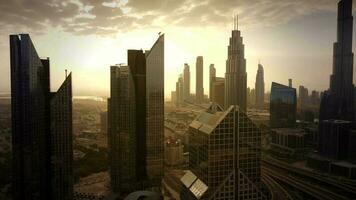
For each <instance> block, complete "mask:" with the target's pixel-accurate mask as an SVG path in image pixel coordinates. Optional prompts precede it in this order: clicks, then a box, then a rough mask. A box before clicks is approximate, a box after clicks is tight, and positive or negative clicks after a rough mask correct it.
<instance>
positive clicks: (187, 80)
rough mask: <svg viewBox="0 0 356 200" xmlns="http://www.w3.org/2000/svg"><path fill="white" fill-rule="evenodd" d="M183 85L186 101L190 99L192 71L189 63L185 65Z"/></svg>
mask: <svg viewBox="0 0 356 200" xmlns="http://www.w3.org/2000/svg"><path fill="white" fill-rule="evenodd" d="M183 85H184V86H183V93H184V94H183V99H184V100H185V101H186V100H189V99H190V70H189V65H188V64H187V63H185V64H184V72H183Z"/></svg>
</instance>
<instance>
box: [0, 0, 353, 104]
mask: <svg viewBox="0 0 356 200" xmlns="http://www.w3.org/2000/svg"><path fill="white" fill-rule="evenodd" d="M104 2H105V3H104ZM113 2H116V3H113ZM337 2H338V1H337V0H299V1H295V0H269V1H268V0H239V1H233V0H206V1H199V0H181V1H174V0H167V1H163V0H162V1H160V0H154V1H145V0H129V1H96V0H87V1H84V0H66V1H59V0H58V1H57V0H52V1H40V0H32V1H25V0H24V1H0V26H1V27H2V28H1V30H0V57H1V58H2V59H0V92H8V91H10V66H9V39H8V37H9V36H8V35H9V34H18V33H29V34H30V36H31V38H32V40H33V42H34V45H35V47H36V49H37V50H38V54H39V55H40V56H41V57H50V61H51V80H52V82H51V88H52V90H56V89H57V88H58V86H59V84H60V83H61V82H62V81H63V80H64V77H65V74H64V70H65V69H68V70H69V71H72V72H73V90H74V95H100V96H105V95H108V92H109V88H110V87H109V80H110V79H109V76H110V70H109V69H110V68H109V67H110V65H114V64H117V63H127V60H126V57H127V49H141V48H142V49H144V50H146V49H149V48H150V47H151V46H152V45H153V43H154V41H155V40H156V39H157V38H158V32H162V33H165V40H166V42H165V43H166V47H165V56H166V57H165V66H166V68H165V95H166V97H168V96H170V91H171V90H174V89H175V82H176V80H177V78H178V75H179V74H180V73H183V68H184V63H188V64H189V65H190V66H191V69H190V70H191V88H192V91H191V92H195V67H192V66H195V61H196V57H197V56H203V57H204V90H205V91H204V93H205V94H208V88H209V83H208V81H209V70H208V69H209V65H210V64H211V63H214V64H215V67H216V71H217V76H224V73H225V62H226V59H227V45H228V42H229V41H228V40H229V37H230V35H231V30H232V24H233V14H235V13H238V15H239V30H241V32H242V37H243V39H244V44H245V54H246V61H247V64H246V69H247V73H248V78H247V84H248V86H249V87H252V88H253V87H254V83H255V76H256V72H257V67H258V66H257V65H258V60H261V64H262V65H263V66H264V70H265V84H266V91H269V90H270V86H271V82H272V81H275V82H280V83H282V84H287V81H288V78H292V79H293V86H294V87H297V86H299V85H304V86H306V87H307V88H308V89H309V90H314V89H316V90H319V91H320V90H324V89H327V88H328V87H329V76H330V74H331V69H332V51H333V49H332V48H333V43H334V42H335V41H336V22H337V16H336V12H337ZM355 36H356V35H355V33H354V37H355ZM354 44H355V42H354ZM353 46H354V51H355V45H353ZM354 77H355V76H354ZM354 80H355V79H354ZM354 82H355V81H354Z"/></svg>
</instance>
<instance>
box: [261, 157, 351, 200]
mask: <svg viewBox="0 0 356 200" xmlns="http://www.w3.org/2000/svg"><path fill="white" fill-rule="evenodd" d="M262 174H265V175H268V176H270V177H272V178H273V179H276V180H279V181H281V182H284V183H286V184H288V185H290V186H291V187H294V188H296V189H298V190H300V191H303V192H305V193H307V194H309V195H311V196H313V197H314V198H316V199H340V200H342V199H356V187H355V186H353V185H352V184H348V183H347V182H345V181H342V180H338V179H334V178H330V177H327V176H325V175H322V174H319V173H316V172H312V171H308V170H305V169H301V168H297V167H295V166H292V165H290V164H288V163H285V162H281V161H278V160H275V159H271V158H267V159H263V160H262Z"/></svg>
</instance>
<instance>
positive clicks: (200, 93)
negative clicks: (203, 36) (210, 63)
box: [195, 56, 204, 104]
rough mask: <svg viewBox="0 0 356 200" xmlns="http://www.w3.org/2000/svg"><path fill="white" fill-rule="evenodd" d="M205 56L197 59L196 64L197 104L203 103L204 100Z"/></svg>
mask: <svg viewBox="0 0 356 200" xmlns="http://www.w3.org/2000/svg"><path fill="white" fill-rule="evenodd" d="M203 66H204V63H203V56H198V57H197V62H196V85H195V98H196V103H197V104H200V103H203V100H204V85H203V84H204V73H203V72H204V69H203Z"/></svg>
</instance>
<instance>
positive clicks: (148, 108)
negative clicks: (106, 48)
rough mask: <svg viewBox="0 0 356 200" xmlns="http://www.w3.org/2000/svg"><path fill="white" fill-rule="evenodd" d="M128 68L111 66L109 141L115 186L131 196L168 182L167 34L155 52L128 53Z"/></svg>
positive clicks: (112, 184)
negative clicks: (165, 166) (165, 178)
mask: <svg viewBox="0 0 356 200" xmlns="http://www.w3.org/2000/svg"><path fill="white" fill-rule="evenodd" d="M127 55H128V66H112V67H111V83H110V99H109V100H108V141H109V161H110V178H111V187H112V190H113V191H114V192H115V193H128V192H132V191H134V190H139V189H144V188H146V187H150V188H151V187H160V183H161V180H162V178H163V145H164V143H163V138H164V135H163V131H164V124H163V123H164V35H160V36H159V38H158V39H157V41H156V42H155V44H154V45H153V47H152V48H151V49H150V50H149V51H145V52H143V51H142V50H128V54H127Z"/></svg>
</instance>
